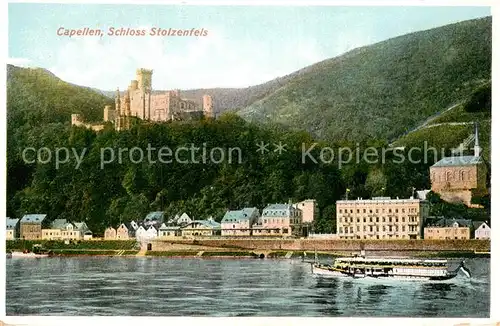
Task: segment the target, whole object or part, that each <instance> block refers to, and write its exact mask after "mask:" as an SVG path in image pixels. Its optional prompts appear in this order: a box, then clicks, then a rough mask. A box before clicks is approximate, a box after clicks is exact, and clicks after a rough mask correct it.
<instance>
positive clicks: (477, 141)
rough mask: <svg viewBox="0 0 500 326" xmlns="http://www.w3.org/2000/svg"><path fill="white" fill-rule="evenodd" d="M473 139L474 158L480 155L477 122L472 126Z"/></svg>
mask: <svg viewBox="0 0 500 326" xmlns="http://www.w3.org/2000/svg"><path fill="white" fill-rule="evenodd" d="M474 129H475V130H474V138H475V143H474V156H475V157H479V155H480V154H481V147H479V128H478V126H477V122H476V123H475V124H474Z"/></svg>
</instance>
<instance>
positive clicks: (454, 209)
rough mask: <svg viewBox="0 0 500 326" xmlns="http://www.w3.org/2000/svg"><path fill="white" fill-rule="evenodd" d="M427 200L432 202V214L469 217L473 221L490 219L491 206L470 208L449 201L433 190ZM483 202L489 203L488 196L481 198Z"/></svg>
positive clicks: (459, 217) (430, 212)
mask: <svg viewBox="0 0 500 326" xmlns="http://www.w3.org/2000/svg"><path fill="white" fill-rule="evenodd" d="M427 200H428V201H429V203H430V211H429V215H430V216H437V217H441V216H442V217H444V218H456V219H467V220H472V221H489V220H490V211H489V206H488V207H485V208H469V207H467V206H466V205H464V204H454V203H448V202H445V201H444V200H442V199H441V197H440V196H439V194H437V193H435V192H433V191H431V192H429V193H428V194H427ZM480 201H481V202H482V203H485V204H487V203H488V196H486V197H484V198H482V199H481V200H480Z"/></svg>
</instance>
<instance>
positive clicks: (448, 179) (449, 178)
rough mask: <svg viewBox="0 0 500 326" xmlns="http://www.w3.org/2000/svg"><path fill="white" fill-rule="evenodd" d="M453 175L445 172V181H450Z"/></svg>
mask: <svg viewBox="0 0 500 326" xmlns="http://www.w3.org/2000/svg"><path fill="white" fill-rule="evenodd" d="M452 177H453V174H452V173H451V171H446V181H451V179H452Z"/></svg>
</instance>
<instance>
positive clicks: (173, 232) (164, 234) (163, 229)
mask: <svg viewBox="0 0 500 326" xmlns="http://www.w3.org/2000/svg"><path fill="white" fill-rule="evenodd" d="M181 236H182V230H181V227H180V226H178V225H166V224H165V223H163V224H162V225H161V226H160V229H159V230H158V237H159V238H161V239H168V238H177V237H181Z"/></svg>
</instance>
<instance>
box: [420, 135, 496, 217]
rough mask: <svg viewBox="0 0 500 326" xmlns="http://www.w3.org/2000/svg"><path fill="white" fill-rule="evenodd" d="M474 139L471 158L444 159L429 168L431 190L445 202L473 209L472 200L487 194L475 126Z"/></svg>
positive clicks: (484, 169)
mask: <svg viewBox="0 0 500 326" xmlns="http://www.w3.org/2000/svg"><path fill="white" fill-rule="evenodd" d="M474 137H475V145H474V155H473V156H472V155H466V156H452V157H445V158H443V159H441V160H440V161H438V162H437V163H435V164H434V165H433V166H431V167H430V178H431V189H432V191H434V192H435V193H437V194H439V195H440V196H441V198H442V199H443V200H445V201H447V202H452V203H464V204H465V205H467V206H469V207H474V206H475V205H473V204H472V203H471V201H472V198H473V197H475V196H483V195H486V194H487V193H488V188H487V185H486V178H487V168H486V164H485V163H484V161H483V159H482V158H481V156H480V154H481V148H480V147H479V136H478V128H477V125H476V126H475V132H474Z"/></svg>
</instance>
